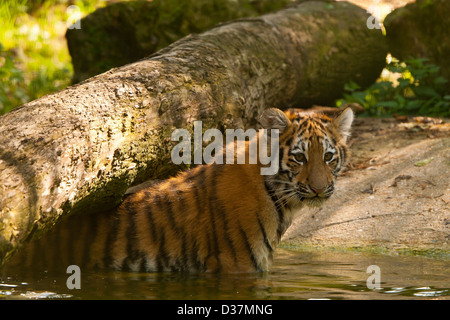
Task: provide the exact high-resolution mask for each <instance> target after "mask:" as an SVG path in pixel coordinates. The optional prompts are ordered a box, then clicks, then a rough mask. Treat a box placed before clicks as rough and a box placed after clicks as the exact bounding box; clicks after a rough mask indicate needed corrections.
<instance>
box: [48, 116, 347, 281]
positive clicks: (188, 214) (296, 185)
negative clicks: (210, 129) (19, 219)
mask: <svg viewBox="0 0 450 320" xmlns="http://www.w3.org/2000/svg"><path fill="white" fill-rule="evenodd" d="M352 121H353V112H352V110H351V109H350V108H347V109H345V110H344V111H342V112H341V113H340V114H338V115H337V116H335V117H334V118H333V119H331V118H329V117H327V116H325V115H323V114H298V113H289V112H287V113H283V112H282V111H280V110H278V109H274V108H272V109H267V110H265V111H264V112H263V114H262V116H261V118H260V123H261V125H262V126H263V127H264V128H265V129H278V130H279V150H278V151H279V157H278V159H279V166H278V172H277V173H276V174H273V175H261V172H260V168H261V166H262V165H261V164H223V165H221V164H208V165H200V166H197V167H195V168H194V169H191V170H189V171H186V172H183V173H181V174H179V175H178V176H176V177H173V178H170V179H168V180H165V181H162V182H160V183H158V184H156V185H153V186H150V187H147V188H144V189H142V190H139V191H137V192H136V193H133V194H131V195H129V196H128V197H127V198H126V199H125V200H124V201H123V203H122V204H121V205H120V207H119V208H118V210H117V212H115V213H114V215H108V214H99V215H93V216H91V218H90V220H89V219H88V220H86V221H87V223H84V224H80V225H79V229H78V230H77V231H75V233H76V234H74V232H73V231H72V233H71V235H68V233H67V232H70V231H67V232H65V233H61V236H62V237H69V240H73V239H74V238H75V237H76V236H78V237H79V238H80V240H79V242H78V243H77V244H72V247H70V246H67V245H64V244H63V243H65V242H66V241H60V240H59V238H58V237H57V236H53V237H55V238H54V239H53V240H50V243H53V244H54V246H55V247H59V250H60V253H51V252H50V251H47V252H46V253H44V255H45V258H46V259H60V260H61V259H66V258H65V257H66V256H67V255H68V253H66V252H71V253H70V259H69V258H67V261H66V263H68V264H77V265H79V266H80V267H81V266H84V265H86V266H87V267H89V268H91V267H94V268H95V267H97V268H111V267H112V268H114V269H117V270H131V271H146V272H151V271H188V272H255V271H267V270H269V268H270V266H271V263H272V255H273V252H274V249H275V247H276V246H277V244H278V243H279V242H280V240H281V237H282V235H283V233H284V232H285V231H286V229H287V228H288V227H289V226H290V224H291V222H292V220H293V217H294V214H295V213H296V212H298V211H299V210H300V209H301V207H302V206H303V205H305V204H306V205H312V206H317V205H320V204H321V203H323V202H324V201H325V200H326V199H328V198H329V197H330V196H331V195H332V193H333V191H334V183H335V178H336V176H337V174H338V172H339V171H340V170H341V169H342V167H343V165H344V164H345V162H346V160H347V157H348V151H347V146H346V140H347V137H348V136H349V133H350V126H351V123H352ZM73 227H76V225H72V228H73ZM58 243H59V244H58ZM57 244H58V245H57ZM44 255H40V258H41V259H44Z"/></svg>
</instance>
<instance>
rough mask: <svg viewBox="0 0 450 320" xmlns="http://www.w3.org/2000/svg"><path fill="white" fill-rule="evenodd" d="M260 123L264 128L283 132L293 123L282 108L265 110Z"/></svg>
mask: <svg viewBox="0 0 450 320" xmlns="http://www.w3.org/2000/svg"><path fill="white" fill-rule="evenodd" d="M259 123H260V124H261V125H262V126H263V128H264V129H278V130H279V131H280V133H282V132H284V130H286V128H287V127H288V126H289V125H290V124H291V121H290V120H289V119H288V117H287V116H286V114H285V113H284V112H283V111H281V110H280V109H277V108H269V109H266V110H264V111H263V113H262V115H261V117H260V118H259Z"/></svg>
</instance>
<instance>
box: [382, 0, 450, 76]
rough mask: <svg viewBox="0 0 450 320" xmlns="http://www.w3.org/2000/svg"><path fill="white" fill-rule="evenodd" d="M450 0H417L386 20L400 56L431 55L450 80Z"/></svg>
mask: <svg viewBox="0 0 450 320" xmlns="http://www.w3.org/2000/svg"><path fill="white" fill-rule="evenodd" d="M449 16H450V1H448V0H417V2H415V3H410V4H408V5H406V6H404V7H402V8H399V9H397V10H394V11H393V12H391V13H390V14H389V15H388V16H387V17H386V19H385V20H384V26H385V28H386V38H387V42H388V45H389V50H390V52H391V53H392V55H393V56H394V57H396V58H398V59H400V60H406V59H408V58H429V59H430V61H431V62H432V63H434V64H436V65H438V66H440V68H441V74H442V76H444V77H445V78H446V79H448V80H450V59H449V57H450V19H449V18H448V17H449Z"/></svg>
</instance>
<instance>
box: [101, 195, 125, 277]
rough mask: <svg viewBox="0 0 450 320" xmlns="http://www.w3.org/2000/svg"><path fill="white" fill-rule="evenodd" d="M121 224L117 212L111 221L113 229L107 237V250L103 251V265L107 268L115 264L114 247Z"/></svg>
mask: <svg viewBox="0 0 450 320" xmlns="http://www.w3.org/2000/svg"><path fill="white" fill-rule="evenodd" d="M125 201H126V200H125ZM119 223H120V218H119V215H118V213H117V212H116V213H115V214H114V215H113V217H112V219H111V221H110V227H111V229H110V230H109V232H108V235H107V237H106V243H105V248H104V251H103V265H104V266H105V267H106V268H110V267H112V262H113V257H112V247H113V244H114V242H115V241H116V240H117V231H118V227H119Z"/></svg>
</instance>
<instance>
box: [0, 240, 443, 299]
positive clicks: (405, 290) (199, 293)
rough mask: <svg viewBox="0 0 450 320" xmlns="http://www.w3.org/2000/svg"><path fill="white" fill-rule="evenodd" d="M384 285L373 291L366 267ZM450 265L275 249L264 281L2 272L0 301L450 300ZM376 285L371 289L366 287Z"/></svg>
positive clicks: (173, 275)
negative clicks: (73, 278) (73, 282)
mask: <svg viewBox="0 0 450 320" xmlns="http://www.w3.org/2000/svg"><path fill="white" fill-rule="evenodd" d="M373 265H375V266H377V267H378V268H379V271H380V274H379V280H380V282H379V285H378V286H375V288H373V289H371V288H368V285H367V279H368V278H369V277H370V276H371V275H372V274H371V273H370V274H368V273H367V268H368V267H369V266H373ZM449 267H450V260H448V259H433V258H426V257H420V256H390V255H382V254H368V253H358V252H345V253H342V252H326V251H306V252H305V251H301V250H289V249H280V248H279V249H277V251H276V254H275V256H274V265H273V267H272V270H271V271H270V272H267V273H259V274H234V275H233V274H232V275H220V274H180V273H130V272H96V273H94V272H83V270H81V278H80V284H81V289H72V290H69V289H68V288H67V285H66V281H67V278H68V277H69V276H70V274H67V273H66V270H62V271H61V273H60V274H52V275H50V274H48V273H46V272H36V273H35V274H29V273H23V272H22V271H21V270H15V271H7V272H6V273H5V272H4V273H3V275H2V278H1V280H0V298H2V299H188V300H191V299H239V300H246V299H289V300H292V299H302V300H303V299H333V300H336V299H450V271H449ZM370 284H371V285H372V287H373V286H374V285H376V284H377V283H376V282H375V281H370V282H369V285H370Z"/></svg>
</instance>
